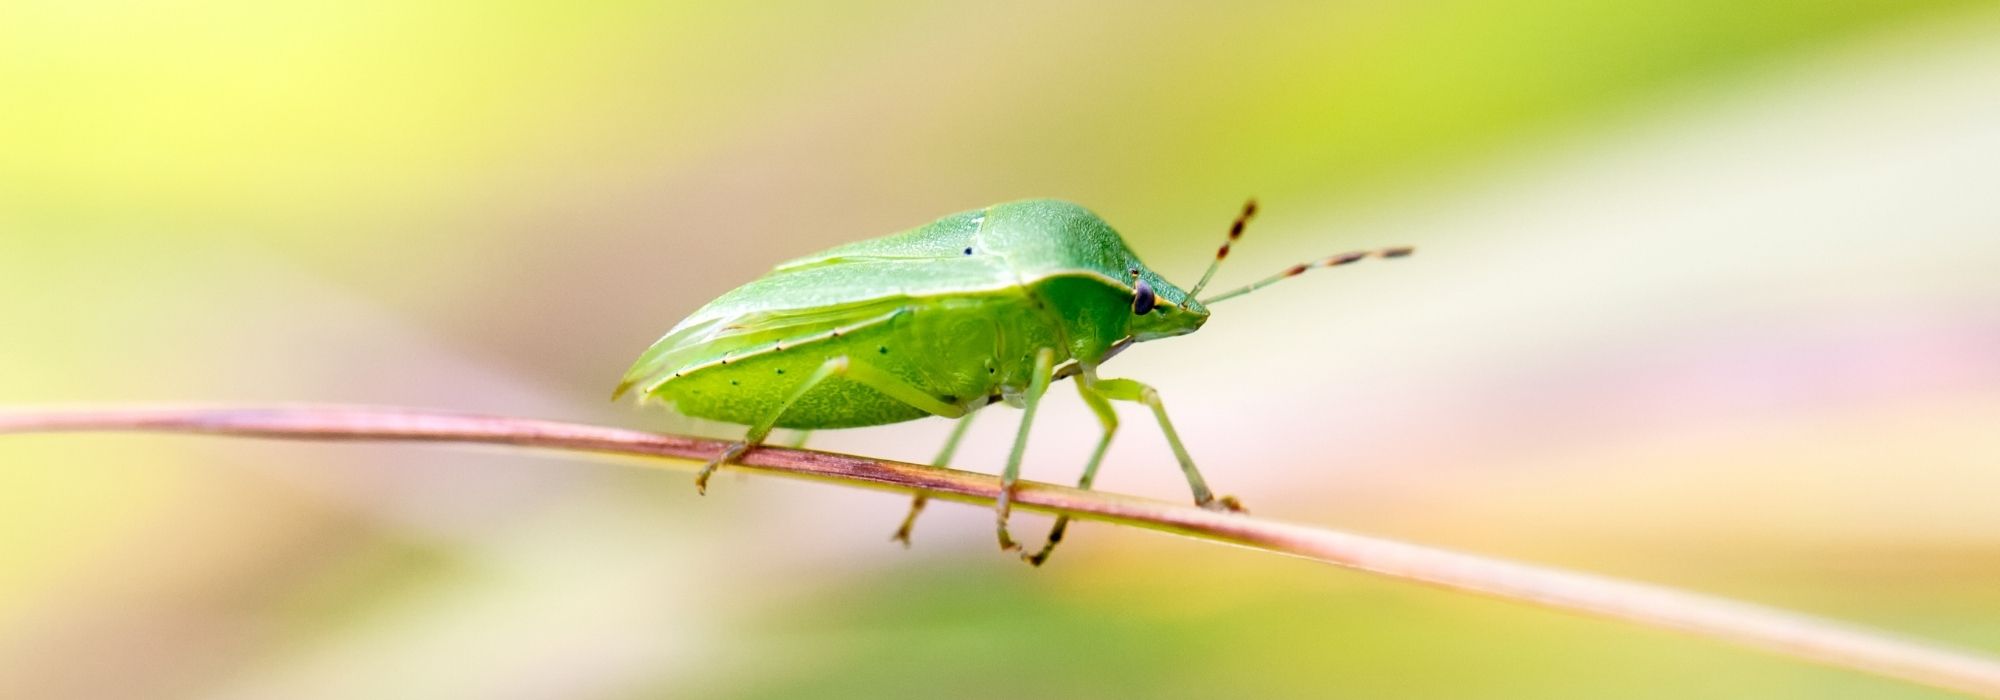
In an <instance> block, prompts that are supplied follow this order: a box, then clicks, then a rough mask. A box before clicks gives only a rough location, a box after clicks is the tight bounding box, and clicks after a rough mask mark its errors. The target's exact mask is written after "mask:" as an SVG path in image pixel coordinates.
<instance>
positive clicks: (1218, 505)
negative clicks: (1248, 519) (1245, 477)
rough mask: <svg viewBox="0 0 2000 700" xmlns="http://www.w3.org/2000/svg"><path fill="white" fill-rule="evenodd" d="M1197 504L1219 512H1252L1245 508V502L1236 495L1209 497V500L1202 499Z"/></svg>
mask: <svg viewBox="0 0 2000 700" xmlns="http://www.w3.org/2000/svg"><path fill="white" fill-rule="evenodd" d="M1195 505H1198V506H1201V507H1202V508H1205V509H1208V510H1212V511H1215V512H1217V513H1248V512H1250V511H1248V510H1245V509H1244V508H1243V502H1242V501H1238V500H1236V497H1235V496H1223V497H1221V498H1210V499H1208V500H1206V501H1201V502H1198V503H1195Z"/></svg>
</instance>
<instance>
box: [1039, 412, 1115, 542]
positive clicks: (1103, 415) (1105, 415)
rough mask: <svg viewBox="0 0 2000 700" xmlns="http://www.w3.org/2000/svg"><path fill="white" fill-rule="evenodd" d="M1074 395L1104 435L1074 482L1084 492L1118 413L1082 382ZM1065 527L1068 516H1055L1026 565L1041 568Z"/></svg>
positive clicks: (1107, 445)
mask: <svg viewBox="0 0 2000 700" xmlns="http://www.w3.org/2000/svg"><path fill="white" fill-rule="evenodd" d="M1076 393H1077V394H1078V395H1080V396H1082V397H1083V403H1084V405H1086V406H1089V407H1090V412H1091V413H1095V414H1097V422H1098V423H1099V424H1100V425H1103V426H1104V436H1103V437H1100V438H1098V439H1097V449H1095V450H1092V451H1091V453H1090V462H1088V463H1086V464H1084V466H1083V476H1081V477H1077V480H1076V487H1077V488H1080V489H1084V490H1086V491H1088V490H1090V484H1091V482H1094V481H1096V480H1097V467H1098V465H1101V464H1103V463H1104V453H1105V452H1106V451H1109V450H1110V449H1111V437H1112V436H1114V435H1117V434H1118V412H1117V411H1114V410H1112V409H1111V402H1110V401H1109V400H1107V399H1105V398H1104V396H1103V395H1102V394H1099V393H1097V390H1096V389H1094V388H1092V387H1091V386H1090V384H1089V383H1088V382H1086V381H1084V380H1078V381H1077V383H1076ZM1068 528H1069V514H1068V513H1064V514H1062V515H1058V516H1056V524H1055V526H1054V527H1051V528H1049V539H1048V541H1047V542H1045V543H1043V544H1042V551H1039V552H1036V553H1034V554H1032V555H1029V556H1027V557H1025V558H1026V559H1027V560H1028V563H1030V564H1033V565H1035V566H1041V565H1042V562H1045V561H1048V560H1049V553H1050V552H1054V551H1055V550H1056V545H1058V544H1061V543H1062V538H1063V531H1064V530H1067V529H1068Z"/></svg>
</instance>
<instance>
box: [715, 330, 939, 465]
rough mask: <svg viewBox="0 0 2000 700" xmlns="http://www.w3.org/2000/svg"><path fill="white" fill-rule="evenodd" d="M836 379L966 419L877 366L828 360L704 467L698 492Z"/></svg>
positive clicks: (937, 413)
mask: <svg viewBox="0 0 2000 700" xmlns="http://www.w3.org/2000/svg"><path fill="white" fill-rule="evenodd" d="M835 377H840V378H843V379H847V380H849V381H853V382H855V383H857V384H860V385H862V386H865V387H868V388H870V389H874V390H876V391H879V392H882V394H883V395H885V396H888V397H890V398H893V399H896V400H897V401H901V402H903V403H906V404H909V405H911V406H913V407H916V408H918V409H921V410H923V411H926V412H929V413H933V414H936V415H940V416H944V417H946V418H958V417H960V416H963V415H965V408H964V407H962V406H958V405H956V404H949V403H945V402H944V401H942V400H940V399H938V398H937V397H934V396H931V395H930V394H927V393H924V391H923V390H922V389H918V388H917V387H915V386H911V385H910V383H909V382H906V381H903V378H902V377H898V376H896V375H894V374H890V373H889V372H887V371H884V370H882V369H880V368H877V367H875V366H874V365H870V364H866V363H863V362H856V361H854V360H852V359H850V358H848V356H846V355H841V356H840V357H835V358H832V359H829V360H827V361H826V362H825V363H822V364H821V365H820V366H819V369H816V370H813V373H812V374H811V375H808V376H807V377H806V378H805V379H804V380H803V381H800V382H799V385H798V386H797V387H794V388H793V389H792V392H791V393H790V394H786V395H785V400H784V401H782V402H780V403H779V404H778V407H777V408H776V409H773V410H772V411H771V414H770V415H768V416H765V417H764V418H763V419H762V420H759V421H757V423H755V424H753V425H751V426H750V431H749V432H748V433H745V434H744V436H743V439H742V440H739V441H737V442H736V443H734V444H731V445H730V446H729V449H726V450H723V451H722V454H719V455H716V457H715V459H712V460H709V462H708V464H705V465H703V466H702V468H701V472H700V473H697V474H695V477H694V487H695V490H697V491H700V492H702V493H708V477H710V476H713V475H714V474H715V470H716V469H719V468H721V467H722V465H724V464H729V463H731V462H734V461H736V459H737V458H738V457H742V456H743V453H744V452H746V451H748V450H749V449H750V447H751V446H753V445H761V444H763V443H764V438H766V437H769V436H770V435H771V430H772V428H775V427H776V426H777V424H778V420H779V419H780V418H783V417H784V416H785V412H786V411H789V410H791V408H792V405H793V404H796V403H798V402H799V399H801V398H804V397H805V395H806V394H807V393H808V392H810V391H812V390H813V388H814V387H817V386H819V385H820V384H821V383H824V382H826V381H827V380H829V379H832V378H835Z"/></svg>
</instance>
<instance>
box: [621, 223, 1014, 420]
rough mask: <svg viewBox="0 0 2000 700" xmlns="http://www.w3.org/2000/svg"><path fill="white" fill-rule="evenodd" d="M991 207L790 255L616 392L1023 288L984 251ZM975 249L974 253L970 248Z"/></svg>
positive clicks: (669, 344)
mask: <svg viewBox="0 0 2000 700" xmlns="http://www.w3.org/2000/svg"><path fill="white" fill-rule="evenodd" d="M984 212H985V210H975V211H968V212H961V213H959V214H954V215H951V216H947V217H945V218H943V219H939V220H937V221H935V222H932V223H930V224H929V225H926V226H923V227H921V228H917V229H912V230H910V231H907V232H904V233H899V234H895V235H891V236H885V237H882V238H876V239H872V240H867V241H860V242H857V243H849V244H846V245H842V246H838V247H835V248H830V249H828V250H824V251H821V252H819V253H816V254H813V255H808V256H805V257H802V258H798V259H795V260H791V261H788V262H786V263H783V264H781V265H779V266H778V267H777V268H776V269H774V270H772V271H771V272H770V274H767V275H765V276H763V277H760V278H758V279H756V280H755V281H752V282H750V283H749V284H745V285H743V286H741V287H737V288H736V289H733V290H730V291H729V292H728V293H726V294H723V295H722V296H720V297H717V298H716V299H715V301H711V302H709V303H708V304H707V305H705V306H703V307H701V308H700V309H697V310H696V311H695V312H694V313H693V314H690V315H689V316H688V317H687V318H686V319H683V320H682V321H681V322H680V323H679V324H676V325H675V326H674V327H673V329H671V330H669V331H667V334H666V335H665V336H663V337H661V338H660V339H659V341H657V342H655V343H653V346H652V347H651V348H648V349H647V350H646V352H645V353H644V354H642V355H640V356H639V360H638V361H637V362H635V363H633V365H632V368H631V369H630V370H628V371H627V372H626V373H625V377H624V381H623V382H621V383H620V384H619V385H618V390H617V392H616V393H614V394H613V395H614V396H618V395H623V394H624V393H625V392H626V391H628V390H630V389H632V388H635V387H637V388H640V389H642V390H643V391H644V392H651V391H652V390H653V389H655V388H657V387H658V386H659V385H660V384H661V383H664V382H665V381H666V380H668V379H671V378H672V377H673V375H674V374H675V373H676V372H680V371H682V370H684V369H687V368H689V367H693V366H696V365H702V364H706V363H709V362H713V361H716V360H719V359H721V357H722V356H723V355H724V354H725V353H741V352H743V351H745V350H747V349H752V348H757V347H762V346H766V345H769V344H773V343H777V342H779V341H784V340H788V339H794V338H803V337H806V336H812V335H816V334H819V333H823V332H825V331H828V330H832V329H834V328H837V327H839V326H842V325H845V324H852V323H859V322H863V321H866V320H868V319H872V318H878V317H881V316H882V315H884V314H887V313H891V312H894V311H895V310H896V309H898V308H904V307H910V306H913V305H921V304H923V303H925V302H926V300H927V299H936V298H938V297H945V296H950V295H954V294H965V293H969V292H979V291H984V290H993V289H998V288H1004V287H1010V286H1014V285H1018V284H1019V283H1020V281H1019V280H1018V279H1016V277H1015V275H1014V272H1013V270H1012V269H1011V268H1010V267H1009V266H1008V264H1007V261H1006V258H1004V257H1002V256H1000V255H995V254H990V253H986V252H982V251H981V250H980V249H979V248H980V246H979V242H978V233H979V229H980V225H981V223H982V222H983V221H984V219H985V213H984ZM967 250H971V251H972V252H971V253H967V252H966V251H967Z"/></svg>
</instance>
